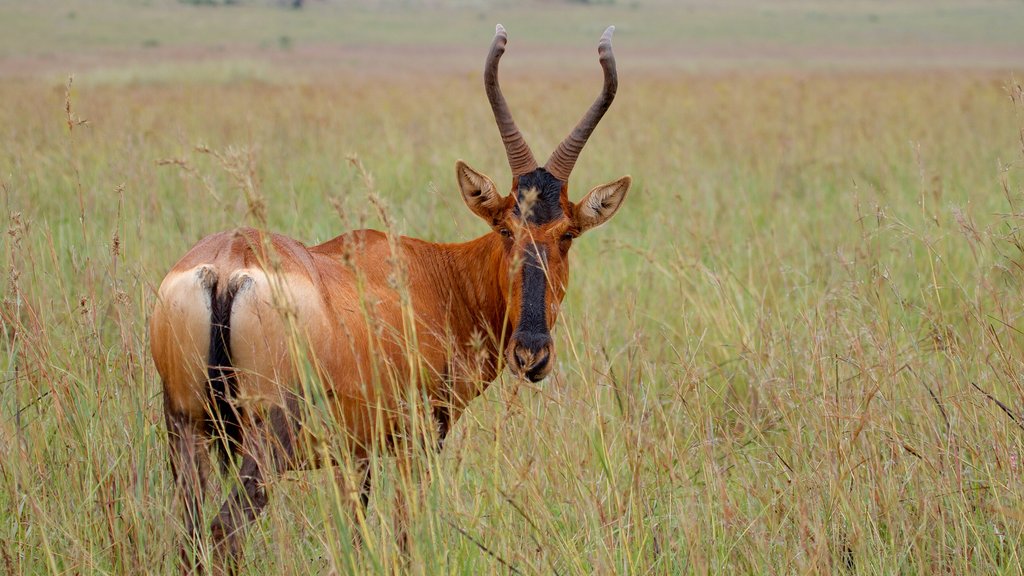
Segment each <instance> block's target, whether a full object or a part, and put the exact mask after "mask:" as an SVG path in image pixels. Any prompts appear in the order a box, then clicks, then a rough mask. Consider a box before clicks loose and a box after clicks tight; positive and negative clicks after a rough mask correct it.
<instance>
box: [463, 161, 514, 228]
mask: <svg viewBox="0 0 1024 576" xmlns="http://www.w3.org/2000/svg"><path fill="white" fill-rule="evenodd" d="M455 177H456V178H457V179H458V180H459V190H461V191H462V199H463V200H464V201H465V202H466V206H469V209H470V210H472V211H473V213H474V214H476V215H477V216H479V217H481V218H483V219H484V220H486V221H487V223H488V224H490V223H492V222H493V220H494V219H495V218H496V217H497V216H499V215H500V213H501V211H502V210H503V209H504V208H505V199H504V198H502V197H501V194H499V193H498V189H497V188H496V187H495V186H494V182H493V181H491V179H490V178H488V177H487V176H485V175H484V174H481V173H480V172H477V171H476V170H473V169H472V168H470V167H469V165H468V164H466V163H465V162H463V161H462V160H459V161H458V162H456V163H455Z"/></svg>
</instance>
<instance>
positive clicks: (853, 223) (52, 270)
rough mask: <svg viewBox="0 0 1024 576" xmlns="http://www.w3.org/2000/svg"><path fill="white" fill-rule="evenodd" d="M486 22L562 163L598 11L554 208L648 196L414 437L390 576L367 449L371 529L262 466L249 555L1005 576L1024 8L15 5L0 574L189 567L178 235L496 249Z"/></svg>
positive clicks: (1012, 501) (497, 165) (1018, 444)
mask: <svg viewBox="0 0 1024 576" xmlns="http://www.w3.org/2000/svg"><path fill="white" fill-rule="evenodd" d="M199 17H201V18H202V21H196V20H195V19H196V18H199ZM498 21H501V22H502V23H503V24H505V26H506V28H508V30H509V35H510V38H511V41H510V45H509V49H508V52H507V54H506V56H505V59H504V60H503V62H502V65H503V70H502V72H503V76H502V83H503V87H504V89H505V94H506V96H507V98H508V100H509V103H510V105H511V106H512V107H513V109H514V111H515V114H516V120H517V122H518V124H519V126H520V127H521V128H522V129H523V131H524V133H525V134H526V136H527V138H528V140H529V142H530V144H531V146H532V147H533V149H534V151H535V152H536V153H537V154H538V156H544V157H546V154H547V153H548V151H550V150H551V149H552V148H553V147H554V146H555V145H556V144H557V143H558V141H559V140H560V139H561V138H562V137H563V136H564V135H565V133H566V132H567V131H568V129H569V128H571V127H572V125H573V124H574V123H575V121H576V120H577V119H578V117H579V115H580V113H581V112H582V110H583V109H584V108H585V107H586V106H588V105H589V104H590V102H592V100H593V97H594V95H595V94H596V92H597V90H598V89H599V87H600V68H599V66H598V65H597V61H596V57H595V52H594V48H595V46H596V41H597V38H598V36H599V35H600V32H601V30H603V28H604V26H605V25H607V24H612V23H614V24H616V25H617V27H618V31H617V32H616V55H617V57H618V61H619V69H620V92H619V96H618V98H617V100H616V102H615V104H614V105H613V106H612V108H611V110H610V111H609V113H608V115H607V116H606V118H605V119H604V120H603V122H602V125H601V126H600V127H599V128H598V129H597V131H596V132H595V134H594V136H593V137H592V139H591V142H590V143H589V144H588V146H587V149H586V151H584V153H583V155H582V156H581V158H580V161H579V164H578V165H577V168H576V169H575V170H574V172H573V181H572V182H571V188H570V196H571V198H572V199H573V200H578V199H579V198H580V197H581V196H582V195H583V194H584V193H585V192H586V190H588V189H589V188H590V187H592V186H594V185H596V184H599V183H602V182H606V181H609V180H612V179H614V178H616V177H618V176H621V175H622V174H624V173H630V174H632V175H633V177H634V185H633V186H634V187H633V189H632V191H631V192H630V198H629V199H628V200H627V202H626V203H625V205H624V206H623V208H622V209H621V210H620V212H619V214H618V215H617V216H616V218H615V221H614V222H613V223H611V224H609V225H608V226H607V227H604V228H601V229H599V230H596V231H594V232H591V233H590V234H589V235H588V236H587V237H584V238H582V239H581V240H580V241H579V242H578V244H577V245H575V246H574V247H573V254H572V256H571V259H572V281H571V285H570V287H569V290H568V296H567V297H566V300H565V302H564V305H563V311H562V313H561V315H560V319H559V324H558V326H557V328H556V331H555V334H554V337H555V339H556V346H557V347H558V350H559V358H560V360H559V365H558V367H557V368H556V370H555V373H554V375H553V376H552V377H550V378H549V379H548V380H546V381H544V382H542V383H540V384H537V385H529V384H526V383H523V382H518V381H516V380H514V379H513V378H511V377H509V376H507V375H503V376H501V377H499V379H498V380H497V381H496V382H495V383H494V384H493V385H492V386H491V387H490V388H489V389H488V391H487V393H486V394H485V395H484V396H483V397H481V398H479V399H478V400H476V401H475V402H474V403H473V404H472V405H471V407H470V409H469V411H468V413H467V415H466V416H465V417H464V418H463V420H461V421H460V422H459V424H458V426H457V427H456V428H455V430H454V431H453V433H452V436H450V437H449V440H448V442H447V445H446V447H445V450H444V451H443V452H442V453H440V454H439V455H423V462H422V463H421V464H422V466H423V467H424V468H425V469H427V470H429V471H430V474H431V475H432V477H433V481H432V482H430V483H429V485H428V486H427V487H426V488H425V489H424V491H423V494H422V495H421V502H420V505H419V509H418V512H417V513H416V514H415V515H414V518H413V522H412V526H411V530H412V539H411V544H412V546H411V551H410V554H409V556H408V557H404V556H403V555H402V554H401V553H400V552H399V550H398V548H397V546H396V544H395V541H394V535H393V533H392V523H391V518H392V507H393V503H392V498H391V495H392V494H393V492H394V488H395V483H396V481H397V480H396V474H395V466H394V462H392V461H391V459H389V458H387V457H381V458H379V459H377V460H375V461H374V462H373V470H374V474H373V476H374V488H373V490H374V496H373V498H372V500H371V504H370V507H369V512H368V514H367V516H366V518H364V519H362V521H355V522H353V521H352V519H351V518H349V517H348V516H347V515H346V514H344V513H342V512H341V511H340V503H339V500H338V497H337V494H336V492H335V491H334V490H333V488H332V487H333V485H334V484H333V481H332V479H331V478H330V472H329V471H315V472H305V473H292V474H289V475H287V476H286V477H285V478H284V479H282V480H281V481H276V482H274V483H273V484H272V485H271V487H270V488H271V492H272V494H273V496H272V499H271V500H272V501H271V505H270V508H269V510H268V512H267V513H266V514H265V515H264V517H263V518H262V519H261V520H260V521H259V522H257V523H256V525H255V526H254V528H253V529H252V530H250V532H249V535H248V537H247V550H246V556H245V564H244V565H243V573H245V574H307V573H323V574H343V573H381V574H386V573H394V572H408V573H413V574H440V573H444V574H479V573H507V572H514V573H522V574H534V573H539V574H555V573H557V574H581V573H602V574H607V573H624V574H626V573H628V574H647V573H654V574H677V573H722V572H734V573H756V574H763V573H772V574H778V573H785V574H789V573H822V572H827V573H837V572H848V573H862V574H892V573H907V574H925V573H927V574H933V573H957V574H968V573H970V574H1019V573H1021V572H1022V571H1024V562H1022V558H1021V550H1024V522H1022V521H1021V520H1022V514H1021V505H1020V503H1021V501H1022V496H1024V462H1022V457H1024V450H1022V449H1024V380H1022V377H1021V374H1022V368H1024V366H1022V359H1024V354H1022V352H1024V336H1022V334H1024V332H1022V330H1024V319H1022V311H1024V307H1022V306H1021V301H1022V298H1021V294H1022V284H1024V267H1022V263H1024V238H1022V236H1021V232H1020V226H1021V222H1022V214H1024V208H1022V206H1024V173H1022V169H1021V167H1022V163H1024V91H1022V88H1021V80H1020V78H1021V74H1022V73H1024V49H1022V47H1024V39H1022V38H1020V37H1019V34H1018V33H1017V30H1019V29H1021V28H1022V27H1024V24H1022V23H1024V5H1021V4H1020V3H1014V2H998V1H981V0H978V1H975V2H938V3H919V2H913V1H900V2H892V3H880V2H868V1H863V2H862V1H857V2H851V3H843V4H836V3H828V2H782V3H773V4H771V5H761V4H758V3H754V2H746V1H741V2H736V3H726V4H718V3H706V2H697V1H693V2H685V3H669V2H654V1H652V2H635V3H623V2H618V3H613V4H611V5H599V6H592V7H591V6H578V5H575V4H571V3H542V2H537V3H526V4H512V3H507V4H506V3H500V2H493V3H492V2H479V3H474V2H456V1H451V2H448V1H441V2H436V3H433V4H432V5H429V6H428V5H426V4H423V3H399V2H395V3H380V4H375V3H371V2H312V1H311V2H307V6H306V7H305V8H303V10H301V11H291V10H285V9H282V8H280V7H279V6H277V5H276V4H273V3H270V2H265V3H263V2H248V3H247V2H243V3H242V5H240V6H228V7H195V6H188V5H185V4H183V3H180V2H173V1H169V0H167V1H156V0H154V1H152V2H142V1H139V2H133V1H128V0H118V1H115V0H102V1H99V2H95V3H90V4H89V5H81V4H79V3H73V2H63V1H61V2H54V3H49V4H47V5H45V6H44V5H37V4H34V3H5V4H3V5H0V32H2V33H0V101H3V102H4V106H2V107H0V133H2V134H3V138H2V139H0V202H2V203H3V206H4V210H5V214H4V215H5V218H6V219H7V234H5V235H4V236H3V250H2V264H3V268H4V270H5V271H6V281H5V283H4V289H3V292H2V295H3V298H2V307H0V322H2V325H3V336H4V338H3V340H2V346H0V351H2V353H3V358H4V360H3V364H2V366H3V370H4V372H3V374H4V386H3V387H2V388H0V486H2V488H0V572H4V573H10V574H63V573H97V574H107V573H110V574H137V573H175V572H176V570H177V565H176V562H177V559H178V556H177V553H178V549H177V546H178V543H179V542H180V541H181V539H182V536H183V527H182V522H181V515H180V510H179V507H178V503H177V501H176V500H175V498H174V496H173V483H172V479H171V474H170V470H169V469H168V466H167V448H166V435H165V431H164V423H163V416H162V404H161V402H162V400H161V397H160V384H159V381H158V378H157V375H156V372H155V370H154V368H153V364H152V360H151V358H150V357H149V347H148V335H147V323H148V317H149V314H150V311H151V310H152V308H153V302H154V298H155V289H156V285H157V283H158V282H159V281H160V279H161V278H162V277H163V275H164V274H165V273H166V271H167V270H168V269H169V268H170V266H171V265H172V264H173V263H174V262H175V261H176V260H177V258H179V257H180V256H181V255H182V254H183V253H184V252H185V250H187V249H188V247H190V246H191V245H192V244H194V243H195V242H196V241H197V240H198V239H200V238H201V237H203V236H204V235H206V234H209V233H212V232H216V231H220V230H227V229H232V228H235V227H238V226H243V225H256V226H260V227H265V228H267V229H270V230H273V231H277V232H282V233H286V234H289V235H291V236H293V237H295V238H298V239H299V240H301V241H303V242H305V243H307V244H313V243H316V242H321V241H324V240H327V239H329V238H331V237H333V236H336V235H338V234H341V233H343V232H346V231H348V230H353V229H358V228H364V227H370V228H378V229H382V228H385V227H386V226H385V223H384V222H383V221H382V219H381V215H382V214H387V216H388V218H389V219H390V222H391V226H392V227H393V228H394V229H395V230H396V231H397V232H399V233H401V234H406V235H409V236H415V237H419V238H424V239H428V240H434V241H463V240H469V239H471V238H473V237H476V236H479V235H482V234H484V233H485V232H486V231H487V230H486V226H484V225H482V224H480V223H479V222H478V221H477V220H476V219H475V218H474V216H472V215H471V214H470V213H469V212H468V211H467V210H466V209H465V207H464V206H463V204H462V200H461V198H460V197H459V193H458V189H457V187H456V183H455V180H454V176H453V166H454V163H455V161H456V160H457V159H459V158H463V159H465V160H466V161H468V162H470V163H471V164H472V165H473V166H474V167H476V168H478V169H480V170H481V171H482V172H485V173H487V174H489V175H490V176H491V177H492V178H494V180H495V181H496V182H497V183H498V184H499V186H501V187H504V186H505V185H506V184H507V182H508V167H507V164H506V162H505V157H504V152H503V149H502V145H501V140H500V138H499V136H498V133H497V130H496V129H495V128H494V123H493V119H492V118H491V116H490V110H489V108H488V105H487V101H486V98H485V96H484V93H483V89H482V85H481V78H480V68H481V65H482V62H483V57H484V53H485V50H486V48H487V45H488V42H489V40H490V37H491V34H492V33H493V26H494V24H495V23H496V22H498ZM506 70H507V74H506V73H505V72H506ZM69 75H73V80H69V79H68V76H69ZM371 200H372V202H371ZM374 203H376V204H374ZM338 449H339V450H341V449H342V448H341V447H340V446H339V448H338ZM230 485H231V480H230V478H229V477H224V478H221V479H220V481H219V482H218V483H217V486H215V487H214V489H213V492H214V496H213V497H212V498H210V501H209V502H208V506H207V508H206V510H205V512H206V518H207V521H209V520H210V519H212V517H213V514H214V512H215V509H216V507H217V506H219V504H220V501H221V500H222V498H220V496H219V495H220V494H221V493H222V492H223V491H224V490H226V489H227V488H229V487H230ZM357 532H358V533H359V534H360V535H361V541H362V543H361V544H355V543H354V542H353V538H352V535H353V534H354V533H357Z"/></svg>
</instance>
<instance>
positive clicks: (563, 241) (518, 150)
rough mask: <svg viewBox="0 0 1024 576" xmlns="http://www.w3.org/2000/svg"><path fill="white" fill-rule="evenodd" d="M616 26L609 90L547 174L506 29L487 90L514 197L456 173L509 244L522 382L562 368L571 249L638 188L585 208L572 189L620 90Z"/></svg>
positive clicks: (587, 200) (458, 169)
mask: <svg viewBox="0 0 1024 576" xmlns="http://www.w3.org/2000/svg"><path fill="white" fill-rule="evenodd" d="M614 31H615V27H614V26H609V27H608V29H607V30H605V31H604V34H603V35H602V36H601V41H600V42H599V43H598V45H597V53H598V59H599V61H600V63H601V68H602V69H603V70H604V87H603V89H602V90H601V94H600V95H599V96H598V97H597V100H596V101H594V103H593V105H591V107H590V109H589V110H587V113H586V114H584V115H583V118H582V119H581V120H580V121H579V123H578V124H577V125H576V128H575V129H573V131H572V132H571V133H570V134H569V136H567V137H566V138H565V140H563V141H562V143H561V144H559V145H558V148H556V149H555V151H554V152H553V153H552V154H551V157H550V158H548V161H547V162H546V163H545V164H544V166H543V167H538V166H537V162H536V161H535V160H534V158H533V152H532V151H531V150H530V147H529V146H528V145H527V144H526V140H525V139H524V138H523V135H522V134H521V133H520V132H519V128H517V127H516V123H515V121H514V120H513V119H512V112H510V111H509V108H508V103H506V102H505V97H504V96H502V94H501V87H500V86H499V85H498V62H499V61H500V60H501V56H502V55H503V54H504V53H505V45H506V44H507V43H508V35H507V34H506V33H505V28H503V27H502V25H501V24H498V26H497V28H496V29H495V32H494V40H493V41H492V42H491V49H490V52H488V54H487V61H486V63H485V65H484V89H485V90H486V91H487V98H488V100H490V103H491V110H492V111H493V112H494V120H495V122H497V124H498V131H499V132H500V133H501V140H502V142H503V143H504V144H505V154H506V156H507V157H508V163H509V166H510V167H511V168H512V192H511V193H510V194H508V195H507V196H502V195H501V194H499V193H498V191H497V188H495V186H494V182H492V181H491V179H490V178H488V177H487V176H485V175H483V174H481V173H479V172H477V171H476V170H473V169H472V168H470V167H469V166H467V165H466V164H465V163H464V162H463V161H461V160H459V162H458V163H457V164H456V165H455V174H456V177H457V178H458V181H459V188H460V189H461V190H462V198H463V199H464V200H465V201H466V205H467V206H469V209H470V210H472V211H473V213H474V214H476V215H477V216H479V217H481V218H483V219H484V220H485V221H487V223H488V224H490V226H491V228H492V229H493V230H494V233H495V234H498V235H500V236H501V242H502V245H503V250H504V256H505V260H504V261H505V262H506V263H507V266H506V268H507V273H503V274H502V275H501V278H498V283H499V285H500V286H501V289H502V291H503V292H504V294H505V295H506V301H507V304H508V317H509V321H510V325H511V326H512V330H513V331H512V335H511V337H510V338H509V342H508V347H507V348H506V350H505V359H506V362H507V363H508V365H509V367H510V368H511V369H512V371H513V372H515V373H516V374H518V375H520V376H523V377H526V378H528V379H530V380H531V381H533V382H537V381H539V380H541V379H543V378H544V377H545V376H547V375H548V373H549V372H551V368H552V367H554V365H555V348H554V345H553V344H552V342H551V328H552V327H553V326H554V325H555V319H556V318H557V316H558V306H559V305H560V304H561V303H562V298H563V297H564V296H565V289H566V287H567V286H568V285H569V249H570V248H571V247H572V243H573V240H575V239H576V238H577V237H579V236H580V235H581V234H583V233H584V232H586V231H587V230H589V229H591V228H594V227H595V226H600V225H601V224H603V223H605V222H607V221H608V219H609V218H611V217H612V215H613V214H615V211H616V210H618V209H619V205H620V204H622V200H623V199H624V198H625V197H626V192H627V191H628V190H629V184H630V182H631V180H630V178H629V176H624V177H622V178H620V179H618V180H616V181H614V182H611V183H608V184H604V185H602V186H598V187H597V188H594V189H593V190H591V191H590V192H589V193H588V194H587V195H586V196H585V197H584V198H583V200H581V201H580V202H579V203H578V204H573V203H572V202H570V201H569V196H568V193H567V192H568V183H569V174H570V173H571V172H572V169H573V166H575V164H576V159H577V158H578V157H579V155H580V152H582V151H583V147H584V146H585V145H586V143H587V139H588V138H590V135H591V133H593V131H594V128H596V127H597V124H598V122H600V121H601V118H602V117H603V116H604V113H605V112H606V111H607V110H608V107H609V106H611V104H612V100H613V99H614V98H615V92H616V91H617V90H618V76H617V74H616V71H615V56H614V55H613V54H612V33H613V32H614Z"/></svg>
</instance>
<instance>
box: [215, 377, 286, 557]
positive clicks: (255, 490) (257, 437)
mask: <svg viewBox="0 0 1024 576" xmlns="http://www.w3.org/2000/svg"><path fill="white" fill-rule="evenodd" d="M297 417H298V399H297V398H295V397H293V396H292V397H289V398H288V399H287V400H286V401H285V404H284V405H283V406H273V407H271V408H269V409H268V410H267V411H266V415H265V416H264V417H262V418H259V419H256V420H254V421H252V422H251V423H250V424H249V425H248V426H246V427H245V429H244V432H243V440H242V465H241V467H240V468H239V471H238V484H237V485H236V486H235V487H234V488H233V489H232V490H231V494H230V495H229V496H228V499H227V501H226V502H224V505H223V506H222V507H221V509H220V512H219V513H218V514H217V518H216V519H215V520H214V521H213V524H212V525H211V527H210V530H211V533H212V536H213V546H214V549H213V552H214V564H215V566H214V570H215V573H225V572H226V573H230V574H234V573H236V572H237V570H238V565H239V562H240V561H241V557H242V543H243V538H244V530H245V528H246V527H247V526H248V525H249V524H251V523H252V522H253V521H254V520H256V518H257V517H259V515H260V513H261V512H263V509H264V508H266V506H267V502H268V500H269V497H268V494H267V486H266V485H267V481H268V480H269V479H270V478H271V477H273V476H275V475H280V474H282V473H284V472H286V471H288V470H290V469H292V468H293V467H294V466H295V464H296V459H295V443H296V438H297V435H298V420H297Z"/></svg>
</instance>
